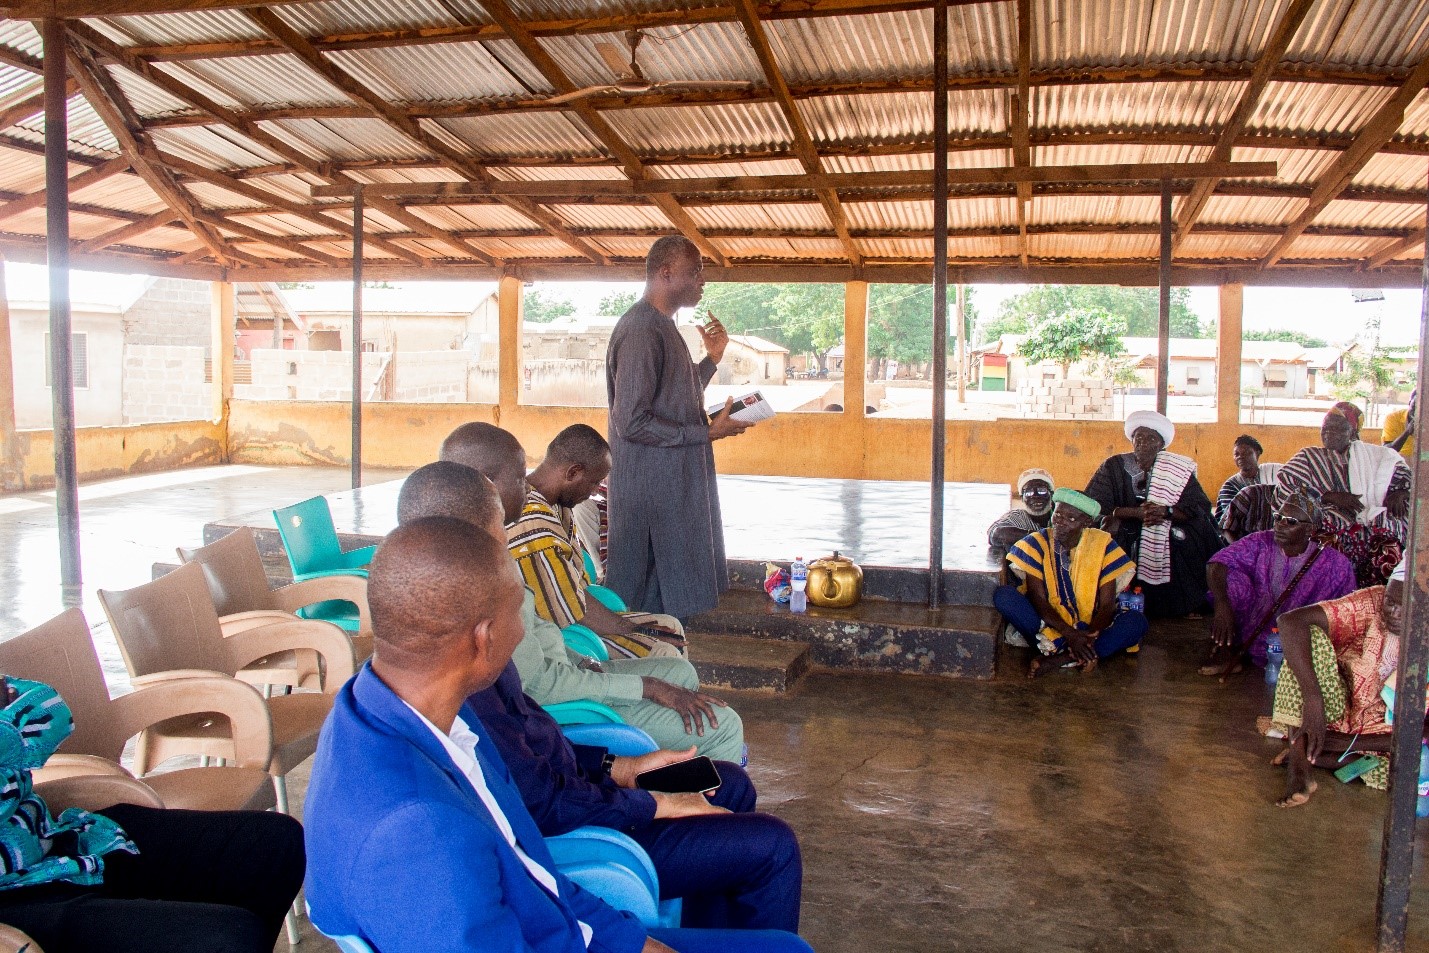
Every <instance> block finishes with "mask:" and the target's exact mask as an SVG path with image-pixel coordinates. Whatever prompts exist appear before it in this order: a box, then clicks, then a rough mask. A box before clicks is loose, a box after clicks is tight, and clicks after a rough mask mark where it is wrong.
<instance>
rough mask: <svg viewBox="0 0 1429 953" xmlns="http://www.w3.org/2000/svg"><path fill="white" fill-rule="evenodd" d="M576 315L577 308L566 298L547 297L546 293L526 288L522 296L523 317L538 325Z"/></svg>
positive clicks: (529, 287)
mask: <svg viewBox="0 0 1429 953" xmlns="http://www.w3.org/2000/svg"><path fill="white" fill-rule="evenodd" d="M575 313H576V306H575V305H574V304H572V303H571V302H570V301H568V300H566V299H565V298H557V297H547V296H546V293H545V292H544V291H541V290H539V289H537V288H532V287H531V286H529V285H528V286H526V288H525V290H524V292H523V293H522V295H521V317H522V320H525V321H534V322H536V323H537V324H550V323H551V322H552V321H554V320H556V319H557V318H564V317H568V316H570V315H572V314H575Z"/></svg>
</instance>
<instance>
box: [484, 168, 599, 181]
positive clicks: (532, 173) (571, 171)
mask: <svg viewBox="0 0 1429 953" xmlns="http://www.w3.org/2000/svg"><path fill="white" fill-rule="evenodd" d="M491 174H492V176H493V177H495V178H498V179H502V180H504V181H507V182H559V181H561V180H562V179H590V180H591V181H594V182H619V181H624V180H625V179H626V175H625V173H624V172H621V171H620V170H619V169H617V168H615V167H614V166H609V165H570V166H536V165H519V166H506V167H504V168H500V169H492V170H491Z"/></svg>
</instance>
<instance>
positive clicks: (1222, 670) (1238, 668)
mask: <svg viewBox="0 0 1429 953" xmlns="http://www.w3.org/2000/svg"><path fill="white" fill-rule="evenodd" d="M1244 670H1245V666H1244V665H1242V664H1241V663H1240V662H1239V661H1235V662H1231V663H1230V665H1229V667H1227V665H1226V663H1225V662H1207V663H1206V664H1205V665H1202V666H1201V667H1200V668H1198V669H1196V673H1197V674H1198V675H1205V676H1207V677H1213V676H1217V675H1219V676H1220V677H1222V678H1224V677H1225V676H1227V675H1239V674H1240V673H1241V672H1242V671H1244Z"/></svg>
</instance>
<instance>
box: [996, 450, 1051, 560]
mask: <svg viewBox="0 0 1429 953" xmlns="http://www.w3.org/2000/svg"><path fill="white" fill-rule="evenodd" d="M1056 488H1057V483H1056V481H1055V480H1053V479H1052V474H1050V473H1048V472H1047V471H1046V470H1044V469H1042V468H1041V467H1029V468H1027V469H1026V470H1023V471H1022V473H1021V474H1019V475H1018V477H1017V495H1018V497H1020V498H1021V501H1022V505H1021V506H1013V508H1012V509H1010V510H1008V511H1007V512H1006V513H1004V514H1002V515H1001V516H999V517H998V518H997V519H996V520H995V521H994V522H993V524H992V525H991V526H989V527H988V528H987V545H988V548H990V549H992V550H993V551H994V552H995V553H1005V552H1007V551H1008V550H1009V549H1011V548H1012V544H1013V543H1015V542H1017V541H1018V540H1019V539H1021V538H1022V537H1024V536H1026V535H1027V534H1028V533H1036V532H1040V531H1041V530H1044V529H1046V528H1047V527H1048V526H1050V525H1051V523H1052V491H1053V490H1055V489H1056Z"/></svg>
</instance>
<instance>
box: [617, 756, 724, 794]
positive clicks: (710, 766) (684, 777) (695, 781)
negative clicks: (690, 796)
mask: <svg viewBox="0 0 1429 953" xmlns="http://www.w3.org/2000/svg"><path fill="white" fill-rule="evenodd" d="M635 786H636V787H639V788H643V789H644V790H646V791H660V792H662V793H664V794H685V793H699V794H708V793H709V792H710V791H713V790H714V789H715V788H717V787H719V769H718V768H716V767H715V763H714V762H713V761H711V760H710V759H709V758H705V757H699V758H691V759H690V760H688V761H677V762H675V763H674V764H667V765H665V766H664V767H663V768H656V769H655V770H653V771H643V772H641V773H640V774H637V775H636V776H635Z"/></svg>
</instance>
